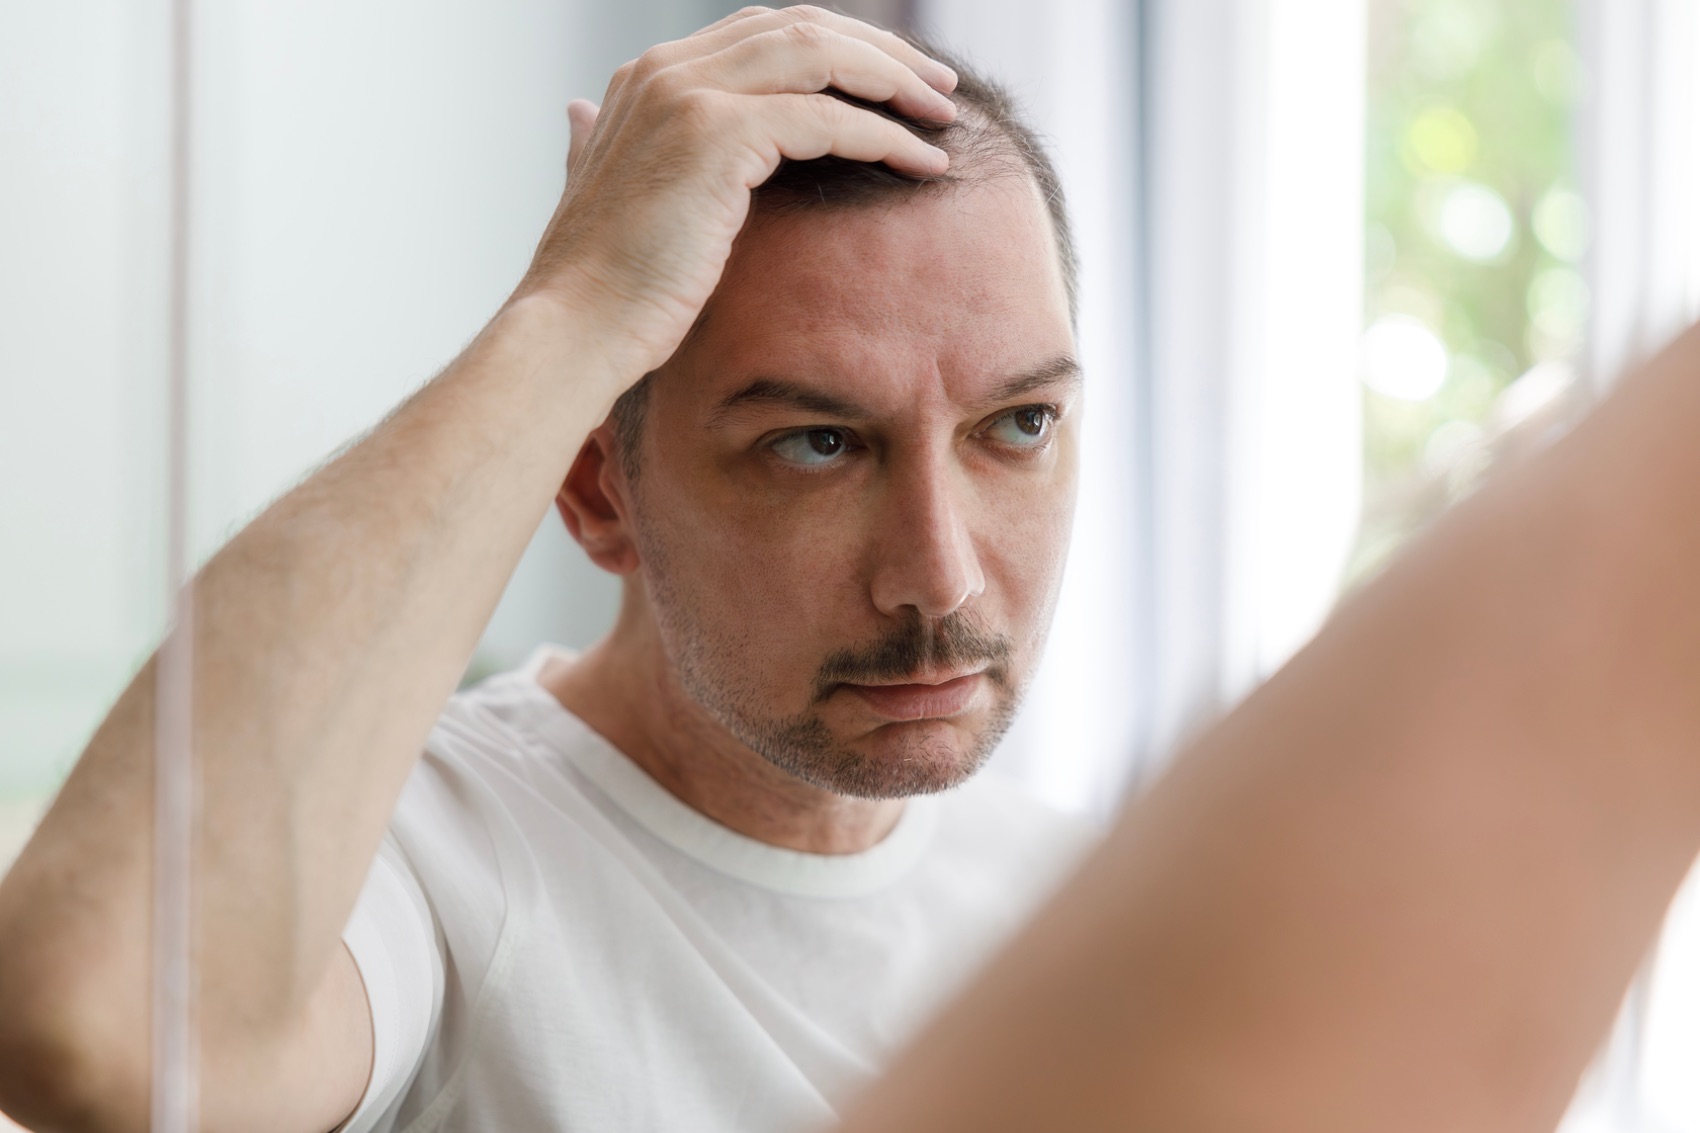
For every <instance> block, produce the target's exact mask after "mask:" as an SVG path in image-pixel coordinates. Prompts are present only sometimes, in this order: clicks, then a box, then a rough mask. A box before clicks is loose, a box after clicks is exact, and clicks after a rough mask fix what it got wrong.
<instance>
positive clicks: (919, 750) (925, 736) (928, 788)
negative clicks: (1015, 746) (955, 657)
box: [751, 720, 1002, 799]
mask: <svg viewBox="0 0 1700 1133" xmlns="http://www.w3.org/2000/svg"><path fill="white" fill-rule="evenodd" d="M817 723H818V722H817ZM1001 736H1002V729H1001V728H1000V729H997V730H996V734H992V735H987V734H984V733H976V732H972V731H969V730H968V729H965V728H964V727H962V726H961V725H960V724H957V723H955V722H952V721H949V720H916V721H913V722H905V723H899V724H886V725H884V726H882V727H880V728H876V729H875V730H874V731H873V732H870V733H868V734H867V735H864V736H860V737H857V738H856V739H855V740H850V741H845V740H840V739H838V738H837V737H835V736H832V735H830V733H828V732H827V730H826V729H825V727H824V726H820V727H818V728H810V729H807V734H806V735H805V734H798V733H792V734H791V735H787V736H785V737H783V738H781V737H766V739H767V741H768V742H765V743H761V744H752V745H751V746H752V747H755V749H756V750H757V751H759V752H760V753H761V754H762V755H763V756H764V757H765V758H766V759H767V760H768V761H769V762H770V763H772V764H774V765H775V766H776V767H778V768H780V769H781V770H783V771H786V772H788V773H789V774H791V775H794V776H796V777H797V778H799V779H801V780H803V781H804V782H806V783H808V784H809V785H811V786H814V787H819V788H821V789H822V790H827V791H831V792H833V793H834V794H838V795H845V796H848V797H851V798H860V799H900V798H908V797H910V796H912V795H931V794H936V793H938V792H940V791H948V790H950V789H951V788H952V787H956V786H959V785H961V784H962V783H964V782H966V781H967V780H968V779H970V778H972V777H973V775H974V773H975V772H976V771H978V770H980V768H981V767H983V766H984V765H985V763H986V760H987V759H988V758H989V757H990V756H991V753H992V750H993V749H994V748H995V747H996V746H997V741H998V739H1000V738H1001ZM776 741H777V742H776Z"/></svg>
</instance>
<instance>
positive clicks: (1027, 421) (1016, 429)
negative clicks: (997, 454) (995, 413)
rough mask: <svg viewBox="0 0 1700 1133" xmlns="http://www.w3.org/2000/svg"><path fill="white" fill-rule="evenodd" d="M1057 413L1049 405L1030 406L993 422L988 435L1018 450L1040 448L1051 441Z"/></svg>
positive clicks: (987, 432)
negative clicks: (1052, 427)
mask: <svg viewBox="0 0 1700 1133" xmlns="http://www.w3.org/2000/svg"><path fill="white" fill-rule="evenodd" d="M1055 421H1056V411H1055V410H1053V409H1052V408H1051V407H1050V406H1048V405H1028V406H1025V407H1023V408H1021V409H1016V410H1012V411H1011V412H1009V413H1005V414H1004V415H1003V416H1002V417H999V418H998V419H997V420H996V421H993V422H992V424H991V426H990V427H989V428H988V429H987V430H986V434H987V435H988V436H990V437H991V438H992V439H993V440H997V441H1001V442H1003V443H1004V444H1006V445H1013V446H1014V447H1016V448H1038V447H1039V446H1040V445H1043V444H1044V443H1045V442H1046V441H1048V440H1050V439H1051V426H1052V424H1054V423H1055Z"/></svg>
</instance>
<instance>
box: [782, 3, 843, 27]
mask: <svg viewBox="0 0 1700 1133" xmlns="http://www.w3.org/2000/svg"><path fill="white" fill-rule="evenodd" d="M785 12H786V14H787V15H789V16H791V17H792V18H794V19H797V20H803V21H807V22H809V23H814V24H819V23H822V22H823V21H825V20H829V19H831V18H832V13H830V12H828V11H827V10H826V9H825V8H821V7H818V6H816V5H814V4H798V5H796V6H795V7H791V8H787V9H785Z"/></svg>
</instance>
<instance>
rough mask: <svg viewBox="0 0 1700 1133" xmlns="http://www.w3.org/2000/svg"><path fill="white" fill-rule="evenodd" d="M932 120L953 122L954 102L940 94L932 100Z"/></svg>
mask: <svg viewBox="0 0 1700 1133" xmlns="http://www.w3.org/2000/svg"><path fill="white" fill-rule="evenodd" d="M933 107H934V111H933V120H934V121H935V122H953V121H955V120H956V103H955V102H954V101H952V100H951V99H948V98H946V97H944V96H943V95H942V94H941V95H940V96H939V97H938V98H937V99H935V100H934V101H933Z"/></svg>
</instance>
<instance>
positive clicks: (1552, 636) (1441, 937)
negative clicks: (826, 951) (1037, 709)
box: [847, 335, 1700, 1133]
mask: <svg viewBox="0 0 1700 1133" xmlns="http://www.w3.org/2000/svg"><path fill="white" fill-rule="evenodd" d="M1697 376H1700V339H1697V338H1696V337H1695V336H1694V335H1690V336H1689V337H1688V338H1687V339H1685V340H1684V341H1683V342H1682V343H1681V344H1679V346H1678V347H1677V348H1676V349H1675V350H1674V351H1673V352H1671V353H1670V354H1667V355H1666V356H1665V357H1664V358H1663V359H1661V360H1660V361H1659V362H1658V363H1656V364H1655V366H1654V367H1653V368H1652V369H1651V371H1650V372H1648V373H1647V374H1644V375H1641V376H1639V377H1637V378H1636V379H1634V380H1633V381H1632V382H1631V383H1630V384H1629V386H1628V387H1627V388H1625V389H1624V390H1623V391H1622V393H1621V394H1620V395H1618V396H1617V397H1615V398H1614V399H1613V400H1612V402H1610V403H1608V404H1607V405H1606V406H1605V407H1604V408H1603V409H1602V410H1601V411H1600V412H1599V413H1598V414H1596V415H1595V417H1594V418H1593V419H1591V420H1590V421H1589V422H1587V423H1585V424H1584V425H1583V426H1582V427H1581V428H1580V429H1578V431H1577V432H1576V433H1575V434H1574V435H1572V436H1571V437H1570V438H1568V439H1566V440H1565V441H1564V442H1561V443H1560V444H1559V445H1558V446H1557V447H1556V448H1555V449H1554V450H1553V451H1552V452H1550V453H1548V454H1547V455H1546V456H1544V457H1543V458H1542V459H1541V460H1540V461H1539V462H1538V463H1537V464H1535V465H1534V466H1531V467H1529V468H1525V469H1521V470H1518V471H1517V472H1516V473H1514V474H1513V475H1511V476H1509V477H1507V478H1505V479H1504V480H1503V481H1502V482H1499V483H1496V484H1493V485H1490V486H1489V487H1488V488H1487V489H1486V490H1485V491H1484V492H1483V493H1482V495H1481V496H1480V497H1478V498H1477V499H1476V500H1473V501H1471V502H1470V503H1469V504H1467V505H1465V506H1464V507H1463V508H1462V509H1461V510H1460V512H1459V513H1458V514H1456V515H1455V516H1453V517H1452V518H1451V519H1450V520H1449V521H1447V522H1446V523H1445V524H1443V526H1442V528H1441V529H1440V530H1438V531H1437V532H1436V533H1435V534H1434V535H1433V536H1432V537H1431V538H1429V539H1428V540H1425V541H1424V543H1423V544H1422V545H1421V546H1419V548H1418V549H1417V550H1416V552H1415V554H1414V555H1413V556H1412V557H1411V558H1409V559H1407V560H1406V561H1405V562H1403V563H1401V564H1399V565H1398V566H1396V567H1395V568H1394V569H1393V570H1392V571H1390V572H1389V574H1388V575H1387V576H1386V577H1385V578H1383V579H1382V580H1380V581H1379V582H1377V583H1376V584H1374V585H1372V586H1371V587H1370V588H1369V589H1368V590H1367V591H1366V592H1365V593H1364V594H1362V595H1360V596H1359V597H1358V598H1356V599H1355V600H1353V601H1351V602H1350V603H1348V604H1347V606H1346V607H1345V609H1343V610H1342V611H1341V613H1340V614H1339V615H1338V616H1337V617H1336V619H1335V621H1334V622H1333V623H1332V624H1331V625H1330V626H1329V627H1328V628H1327V629H1325V630H1324V632H1323V633H1322V634H1321V635H1320V636H1319V638H1318V640H1317V641H1316V642H1315V643H1313V645H1312V646H1311V647H1309V648H1308V649H1307V650H1305V651H1304V652H1303V653H1302V654H1301V655H1300V656H1299V657H1298V658H1297V659H1296V660H1295V661H1294V663H1293V664H1292V665H1290V666H1289V667H1288V668H1287V669H1285V670H1283V672H1282V673H1280V674H1278V675H1277V676H1276V677H1275V678H1274V679H1273V680H1272V681H1271V682H1270V683H1269V685H1267V686H1266V687H1265V688H1264V689H1262V690H1260V692H1259V693H1257V694H1256V695H1255V696H1253V697H1252V698H1251V699H1250V700H1249V701H1248V702H1247V703H1246V704H1245V705H1244V706H1243V707H1242V708H1241V709H1240V710H1239V711H1238V712H1236V713H1235V714H1234V715H1233V716H1232V717H1230V718H1229V719H1228V720H1227V721H1226V722H1225V723H1224V724H1223V725H1222V726H1220V727H1219V728H1217V729H1216V730H1215V731H1213V732H1212V733H1211V734H1210V735H1209V736H1208V737H1206V738H1205V739H1204V740H1203V741H1202V742H1201V743H1200V744H1199V745H1197V747H1196V748H1195V749H1194V750H1193V751H1192V753H1191V754H1190V755H1188V756H1187V757H1185V758H1184V759H1183V760H1182V762H1181V763H1180V764H1179V765H1178V766H1177V768H1176V770H1175V771H1174V773H1172V774H1171V775H1170V776H1169V777H1168V779H1167V780H1166V781H1165V782H1164V783H1163V784H1161V785H1160V786H1159V788H1158V789H1157V790H1156V791H1155V792H1154V793H1153V794H1152V795H1151V796H1149V797H1148V798H1147V799H1145V800H1144V801H1143V802H1141V803H1140V804H1139V805H1138V806H1136V807H1134V808H1133V809H1132V811H1131V812H1130V813H1129V814H1128V815H1127V816H1125V818H1124V819H1123V822H1122V824H1121V825H1120V827H1119V828H1118V830H1117V832H1116V833H1115V834H1114V836H1113V837H1112V838H1111V840H1110V841H1109V843H1108V844H1107V845H1106V847H1105V848H1104V850H1103V851H1102V853H1101V854H1100V855H1099V856H1098V857H1097V858H1096V859H1095V860H1094V862H1093V863H1092V864H1091V865H1090V866H1089V868H1088V869H1087V870H1086V871H1085V872H1084V873H1083V874H1082V875H1081V876H1080V877H1079V878H1077V879H1076V881H1075V882H1074V883H1073V884H1072V885H1071V887H1070V888H1069V889H1068V890H1067V891H1065V892H1064V893H1063V894H1062V895H1061V896H1060V898H1059V899H1058V900H1057V902H1056V903H1055V904H1054V905H1053V907H1052V908H1051V909H1050V910H1049V911H1048V912H1047V914H1046V915H1045V916H1044V917H1042V918H1041V920H1040V922H1039V923H1038V924H1037V925H1035V927H1034V928H1033V929H1032V930H1031V931H1030V932H1029V933H1028V934H1026V936H1025V937H1024V938H1023V939H1022V940H1021V941H1020V942H1019V943H1018V944H1017V945H1016V947H1015V948H1014V949H1013V950H1012V951H1011V952H1010V953H1008V954H1007V955H1006V956H1005V957H1003V959H1002V960H1001V961H1000V962H999V963H998V964H997V965H995V966H994V968H993V969H992V971H991V972H989V973H988V975H987V976H986V978H984V979H983V980H982V981H981V982H980V983H979V984H978V986H977V987H976V989H975V990H974V992H973V994H971V995H969V996H968V997H967V998H965V999H964V1000H963V1002H962V1003H961V1004H959V1005H958V1006H957V1007H956V1008H955V1009H954V1010H952V1011H950V1012H948V1013H947V1014H946V1016H945V1017H944V1018H943V1019H942V1020H941V1021H940V1023H939V1024H938V1026H937V1027H936V1028H935V1029H934V1030H933V1032H932V1033H931V1034H930V1035H929V1036H927V1038H926V1039H925V1041H923V1042H922V1043H921V1044H920V1045H919V1046H918V1048H917V1050H916V1051H915V1052H913V1053H912V1054H911V1055H910V1056H908V1057H905V1058H904V1059H902V1060H900V1062H899V1067H900V1069H899V1070H898V1072H897V1073H896V1074H895V1075H894V1076H893V1078H892V1079H891V1080H890V1081H888V1082H886V1083H884V1084H882V1086H881V1087H879V1088H877V1089H876V1090H875V1091H873V1093H872V1095H871V1096H870V1098H869V1099H868V1102H867V1105H866V1106H865V1108H864V1109H863V1111H862V1112H861V1113H860V1114H859V1115H858V1116H857V1117H856V1118H854V1119H853V1120H852V1121H851V1122H850V1123H849V1125H848V1127H847V1128H848V1129H851V1130H861V1129H877V1128H898V1127H902V1128H908V1129H914V1130H926V1131H927V1133H941V1131H943V1130H957V1129H974V1130H976V1131H978V1133H987V1131H991V1130H1000V1129H1011V1130H1013V1129H1030V1128H1041V1127H1045V1128H1070V1129H1082V1130H1084V1129H1097V1128H1106V1129H1107V1128H1147V1127H1149V1128H1175V1129H1180V1128H1185V1129H1191V1130H1213V1129H1222V1130H1227V1129H1234V1130H1236V1131H1246V1130H1278V1129H1279V1130H1285V1129H1293V1130H1301V1129H1302V1130H1307V1131H1325V1130H1340V1131H1342V1133H1344V1131H1346V1130H1351V1131H1354V1133H1363V1131H1375V1133H1399V1131H1405V1130H1411V1131H1413V1133H1414V1131H1415V1130H1419V1129H1432V1128H1442V1127H1444V1128H1450V1129H1458V1130H1470V1131H1476V1130H1480V1131H1482V1133H1486V1131H1488V1130H1494V1131H1496V1133H1510V1131H1512V1130H1524V1129H1528V1130H1533V1129H1550V1128H1552V1126H1553V1124H1554V1123H1555V1122H1556V1120H1557V1118H1558V1116H1559V1113H1560V1112H1561V1111H1562V1108H1563V1106H1564V1104H1565V1102H1566V1101H1567V1100H1568V1097H1569V1094H1570V1092H1571V1091H1572V1090H1573V1089H1574V1087H1575V1083H1576V1079H1577V1076H1578V1075H1579V1073H1580V1072H1581V1070H1582V1069H1583V1067H1584V1065H1585V1064H1586V1062H1587V1060H1588V1058H1589V1057H1590V1055H1591V1054H1592V1052H1593V1050H1594V1048H1595V1046H1596V1044H1597V1042H1598V1041H1599V1039H1600V1037H1601V1036H1602V1034H1603V1032H1604V1030H1605V1028H1606V1026H1607V1025H1608V1024H1609V1021H1610V1019H1611V1017H1612V1015H1613V1013H1614V1012H1615V1010H1616V1008H1617V1005H1618V1002H1619V1000H1620V998H1621V995H1622V993H1623V990H1624V988H1625V987H1626V985H1627V983H1628V981H1629V979H1630V978H1631V975H1632V973H1633V971H1634V968H1635V966H1636V964H1637V963H1638V961H1639V959H1640V957H1641V956H1642V955H1643V953H1644V949H1645V946H1646V943H1647V941H1648V939H1649V938H1650V936H1651V935H1652V933H1653V932H1654V931H1656V928H1657V925H1658V922H1659V919H1660V916H1661V914H1662V912H1663V909H1664V907H1665V904H1666V903H1667V902H1668V900H1669V897H1670V895H1671V893H1672V891H1673V890H1674V889H1675V887H1676V886H1677V885H1678V884H1679V882H1680V880H1681V878H1682V877H1683V875H1684V873H1685V872H1686V870H1687V868H1688V866H1689V864H1690V863H1691V862H1692V860H1693V858H1694V855H1695V852H1696V850H1697V849H1700V757H1697V755H1696V751H1697V743H1696V741H1697V740H1700V697H1696V696H1695V694H1694V682H1695V680H1696V678H1697V676H1700V587H1696V586H1695V585H1694V581H1693V580H1694V579H1695V578H1696V577H1700V524H1697V523H1696V522H1695V519H1696V517H1697V516H1700V508H1697V507H1696V506H1695V505H1696V502H1697V499H1700V447H1697V446H1695V445H1694V444H1693V440H1692V438H1693V436H1694V435H1695V430H1696V428H1697V427H1700V381H1697V380H1696V378H1697Z"/></svg>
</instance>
